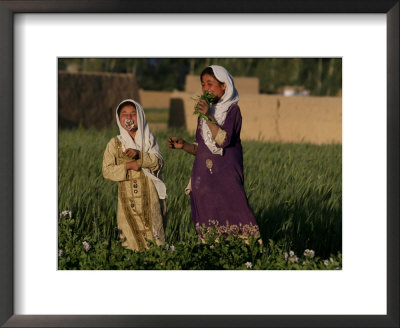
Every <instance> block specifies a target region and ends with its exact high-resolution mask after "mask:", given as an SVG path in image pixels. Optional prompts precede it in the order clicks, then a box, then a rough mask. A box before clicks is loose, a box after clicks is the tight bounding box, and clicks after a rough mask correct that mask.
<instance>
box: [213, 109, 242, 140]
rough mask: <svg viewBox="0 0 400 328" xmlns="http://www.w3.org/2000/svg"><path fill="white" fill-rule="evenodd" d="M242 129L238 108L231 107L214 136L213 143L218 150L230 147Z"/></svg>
mask: <svg viewBox="0 0 400 328" xmlns="http://www.w3.org/2000/svg"><path fill="white" fill-rule="evenodd" d="M241 127H242V115H241V114H240V109H239V106H237V105H234V106H232V107H231V108H230V109H229V111H228V113H227V115H226V119H225V122H224V124H223V125H222V126H221V127H220V128H219V130H218V132H217V135H216V136H215V139H214V140H215V143H216V144H217V146H218V147H220V148H225V147H228V146H229V145H231V143H232V141H233V142H234V141H235V140H236V138H238V137H239V134H240V129H241Z"/></svg>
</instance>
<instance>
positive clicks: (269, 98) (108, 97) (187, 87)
mask: <svg viewBox="0 0 400 328" xmlns="http://www.w3.org/2000/svg"><path fill="white" fill-rule="evenodd" d="M208 65H222V66H224V67H225V68H226V69H227V70H228V71H229V72H230V73H231V74H232V76H233V77H234V81H235V84H236V87H237V89H238V92H239V95H240V101H239V105H240V108H241V111H242V115H243V122H244V123H243V128H242V138H243V139H249V140H263V141H283V142H311V143H316V144H322V143H331V142H336V143H340V142H341V131H342V130H341V120H342V108H341V105H342V103H341V92H342V91H341V90H342V89H341V87H342V60H341V58H60V59H59V79H58V87H59V88H58V90H59V96H58V106H59V127H61V128H64V127H74V126H79V125H81V126H83V127H91V126H93V127H95V128H98V129H101V128H104V127H107V126H114V125H115V119H114V115H115V114H114V110H115V107H116V106H117V104H118V103H119V102H120V101H121V100H122V99H125V98H133V99H135V100H137V101H139V102H140V103H141V104H142V106H143V107H144V109H145V112H146V116H147V119H148V121H149V123H150V124H151V128H152V129H154V130H156V129H166V128H168V127H175V128H184V129H186V130H187V131H188V132H189V133H192V132H193V131H194V129H195V127H196V120H193V119H192V118H193V116H192V114H193V106H194V101H193V99H192V98H193V97H194V96H196V95H200V94H201V89H200V79H199V74H200V72H201V71H202V70H203V69H204V68H205V67H206V66H208ZM93 115H96V120H94V119H93Z"/></svg>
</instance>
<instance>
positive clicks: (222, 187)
mask: <svg viewBox="0 0 400 328" xmlns="http://www.w3.org/2000/svg"><path fill="white" fill-rule="evenodd" d="M241 127H242V115H241V113H240V109H239V106H238V105H237V104H232V105H231V106H230V108H229V109H228V112H227V115H226V119H225V122H224V124H223V125H222V126H221V128H222V130H224V131H225V132H226V138H225V140H224V143H223V144H222V145H221V148H223V155H222V156H221V155H219V154H213V153H212V152H211V151H210V150H209V149H208V147H207V146H206V144H205V143H204V140H203V137H202V131H201V124H200V119H199V120H198V122H197V130H196V142H197V143H198V148H197V153H196V157H195V160H194V163H193V170H192V175H191V187H192V192H191V193H190V200H191V207H192V217H193V222H194V224H195V226H196V228H198V227H199V226H202V225H203V224H204V225H206V226H212V225H216V222H217V224H218V225H219V226H225V227H227V228H228V231H227V232H228V233H235V234H236V233H239V234H247V235H248V234H251V235H258V225H257V223H256V220H255V219H254V215H253V213H252V211H251V209H250V206H249V203H248V201H247V198H246V194H245V192H244V186H243V184H244V177H243V152H242V145H241V141H240V130H241ZM217 146H218V147H220V146H219V145H218V144H217ZM238 230H239V231H238Z"/></svg>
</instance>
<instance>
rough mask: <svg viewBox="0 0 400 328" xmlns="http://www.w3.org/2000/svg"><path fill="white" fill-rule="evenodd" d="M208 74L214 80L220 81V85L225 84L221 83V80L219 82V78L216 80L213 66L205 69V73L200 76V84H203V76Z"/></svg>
mask: <svg viewBox="0 0 400 328" xmlns="http://www.w3.org/2000/svg"><path fill="white" fill-rule="evenodd" d="M206 74H208V75H211V76H212V77H213V78H214V79H216V80H217V81H218V83H219V84H223V83H224V82H221V81H220V80H218V79H217V78H216V76H215V74H214V71H213V69H212V68H211V66H207V67H206V68H205V69H203V71H202V72H201V74H200V82H202V80H201V79H202V78H203V75H206Z"/></svg>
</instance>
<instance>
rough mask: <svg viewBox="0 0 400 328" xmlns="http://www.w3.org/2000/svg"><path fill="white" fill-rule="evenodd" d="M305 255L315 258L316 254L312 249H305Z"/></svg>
mask: <svg viewBox="0 0 400 328" xmlns="http://www.w3.org/2000/svg"><path fill="white" fill-rule="evenodd" d="M304 256H307V257H309V258H313V257H314V256H315V252H314V251H313V250H312V249H306V250H305V251H304Z"/></svg>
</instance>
